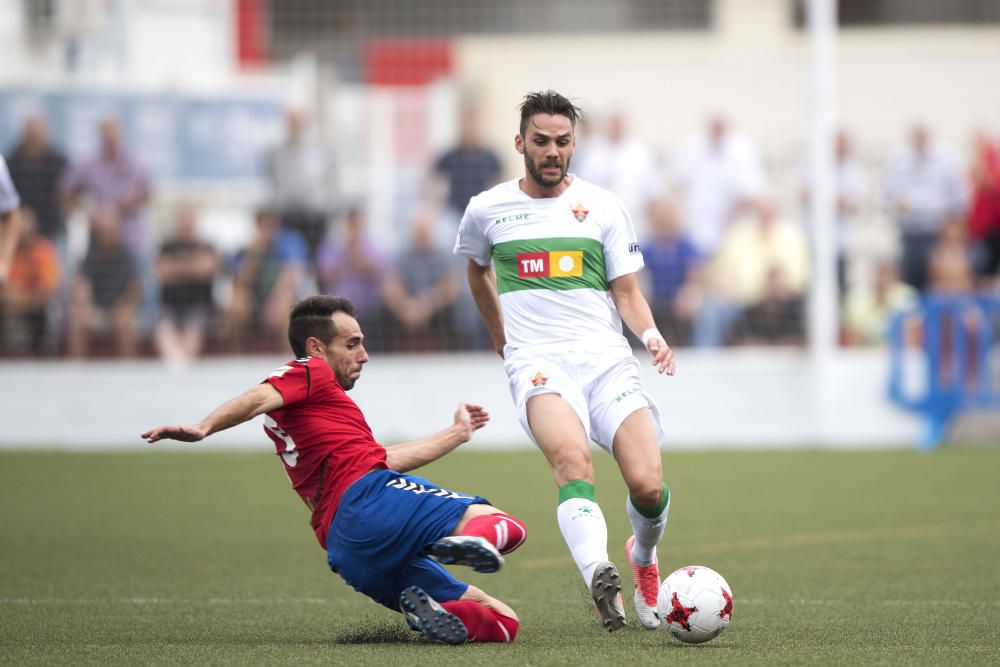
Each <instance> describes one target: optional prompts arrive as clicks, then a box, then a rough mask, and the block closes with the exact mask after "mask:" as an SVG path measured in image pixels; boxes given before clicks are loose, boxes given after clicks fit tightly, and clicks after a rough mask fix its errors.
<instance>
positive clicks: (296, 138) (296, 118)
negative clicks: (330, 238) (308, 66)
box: [268, 109, 337, 271]
mask: <svg viewBox="0 0 1000 667" xmlns="http://www.w3.org/2000/svg"><path fill="white" fill-rule="evenodd" d="M286 121H287V134H286V136H285V140H284V141H283V142H282V143H281V144H280V145H278V146H277V147H276V148H275V149H274V150H273V151H272V153H271V155H270V158H269V163H268V176H269V177H270V180H271V189H272V197H273V203H274V206H275V207H276V208H277V213H278V215H279V216H280V218H281V224H282V226H283V227H285V228H286V229H290V230H293V231H295V232H297V233H298V234H299V235H300V236H301V237H302V240H303V241H305V245H306V250H307V253H308V255H307V257H308V261H309V266H308V270H309V271H312V270H313V268H314V267H313V265H312V263H313V262H314V260H315V258H316V250H317V249H318V248H319V244H320V242H322V240H323V237H325V236H326V232H327V229H326V227H327V220H328V219H329V217H330V213H331V210H332V208H333V203H334V202H335V201H336V194H337V179H336V164H335V162H334V160H333V157H332V155H331V154H330V151H328V150H327V149H326V147H325V146H323V145H322V143H321V142H320V141H319V140H317V139H316V138H314V137H311V136H309V135H308V133H307V121H308V119H307V116H306V113H305V112H304V111H303V110H301V109H289V110H288V113H287V115H286Z"/></svg>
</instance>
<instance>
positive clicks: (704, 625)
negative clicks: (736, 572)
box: [656, 565, 733, 644]
mask: <svg viewBox="0 0 1000 667" xmlns="http://www.w3.org/2000/svg"><path fill="white" fill-rule="evenodd" d="M656 612H657V613H658V614H659V616H660V622H661V623H662V624H663V628H664V629H665V630H667V631H668V632H669V633H670V634H672V635H673V636H674V637H677V639H679V640H681V641H682V642H685V643H687V644H701V643H703V642H707V641H708V640H710V639H714V638H715V637H718V636H719V634H720V633H721V632H722V631H723V630H725V629H726V626H727V625H729V621H730V620H732V618H733V591H732V589H731V588H729V584H727V583H726V580H725V579H723V578H722V575H720V574H719V573H718V572H716V571H715V570H713V569H711V568H708V567H705V566H704V565H688V566H687V567H682V568H680V569H679V570H676V571H675V572H673V573H671V574H670V576H668V577H667V578H666V579H664V580H663V583H662V584H660V592H659V594H658V595H657V596H656Z"/></svg>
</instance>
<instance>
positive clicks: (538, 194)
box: [517, 176, 573, 199]
mask: <svg viewBox="0 0 1000 667" xmlns="http://www.w3.org/2000/svg"><path fill="white" fill-rule="evenodd" d="M572 183H573V178H572V177H570V176H565V177H564V178H563V179H562V180H561V181H559V182H558V183H557V184H556V185H553V186H551V187H549V186H545V185H542V184H540V183H539V182H538V181H536V180H535V179H533V178H529V177H528V176H524V177H522V178H521V180H519V181H518V182H517V187H518V188H520V190H521V192H523V193H524V194H526V195H528V196H529V197H531V198H532V199H554V198H556V197H558V196H560V195H562V193H564V192H566V190H568V189H569V186H570V185H571V184H572Z"/></svg>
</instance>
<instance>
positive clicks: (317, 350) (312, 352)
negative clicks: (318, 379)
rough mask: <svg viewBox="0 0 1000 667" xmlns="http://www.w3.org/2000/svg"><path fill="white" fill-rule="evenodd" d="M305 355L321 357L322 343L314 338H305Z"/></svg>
mask: <svg viewBox="0 0 1000 667" xmlns="http://www.w3.org/2000/svg"><path fill="white" fill-rule="evenodd" d="M306 354H308V355H309V356H310V357H321V356H323V342H322V341H321V340H320V339H319V338H316V337H315V336H309V338H306Z"/></svg>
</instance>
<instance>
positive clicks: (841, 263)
mask: <svg viewBox="0 0 1000 667" xmlns="http://www.w3.org/2000/svg"><path fill="white" fill-rule="evenodd" d="M834 157H835V159H836V163H835V166H834V170H835V171H834V196H835V198H836V199H835V201H836V206H837V213H836V220H835V226H836V229H835V234H836V244H837V288H838V290H839V293H840V295H841V296H843V295H844V294H845V293H846V291H847V270H848V258H849V248H848V238H849V234H850V232H851V229H852V228H854V227H855V225H856V224H857V219H858V215H859V213H860V212H861V207H862V205H863V203H864V200H865V197H866V196H867V194H868V182H867V178H866V177H865V172H864V169H863V168H862V166H861V164H860V163H859V162H858V160H857V158H856V157H855V154H854V143H853V141H852V140H851V137H850V135H848V134H847V133H846V132H844V131H843V130H841V131H840V132H838V133H837V140H836V148H835V154H834ZM804 195H805V197H804V199H805V200H806V201H805V203H806V213H808V212H809V209H808V203H809V202H808V200H809V188H808V185H807V186H806V188H805V191H804Z"/></svg>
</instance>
